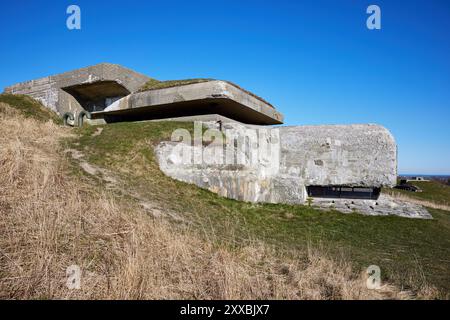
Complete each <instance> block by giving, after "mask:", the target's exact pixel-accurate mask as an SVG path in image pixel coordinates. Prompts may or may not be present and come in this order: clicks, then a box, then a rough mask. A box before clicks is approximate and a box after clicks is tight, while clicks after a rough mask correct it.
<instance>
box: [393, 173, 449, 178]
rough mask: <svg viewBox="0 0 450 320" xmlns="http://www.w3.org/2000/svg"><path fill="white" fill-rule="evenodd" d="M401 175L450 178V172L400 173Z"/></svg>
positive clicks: (406, 176)
mask: <svg viewBox="0 0 450 320" xmlns="http://www.w3.org/2000/svg"><path fill="white" fill-rule="evenodd" d="M398 175H399V176H400V177H405V178H410V177H424V178H435V179H448V178H450V174H420V173H414V174H412V173H399V174H398Z"/></svg>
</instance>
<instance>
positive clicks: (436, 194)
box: [388, 180, 450, 206]
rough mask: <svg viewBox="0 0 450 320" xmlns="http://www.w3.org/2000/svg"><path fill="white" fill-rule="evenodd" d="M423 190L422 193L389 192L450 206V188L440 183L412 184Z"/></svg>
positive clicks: (397, 190) (394, 190) (417, 182)
mask: <svg viewBox="0 0 450 320" xmlns="http://www.w3.org/2000/svg"><path fill="white" fill-rule="evenodd" d="M410 183H411V184H412V185H415V186H417V187H419V188H420V189H422V192H411V191H406V190H399V189H388V191H389V192H392V193H394V194H395V193H396V194H401V195H405V196H408V197H410V198H414V199H418V200H425V201H431V202H434V203H436V204H443V205H447V206H448V205H450V186H448V185H445V184H443V183H440V182H438V181H433V180H431V181H413V182H410Z"/></svg>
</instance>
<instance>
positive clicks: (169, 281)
mask: <svg viewBox="0 0 450 320" xmlns="http://www.w3.org/2000/svg"><path fill="white" fill-rule="evenodd" d="M0 122H1V123H0V186H1V192H0V214H1V219H0V297H1V298H8V299H30V298H33V299H35V298H38V299H39V298H45V299H52V298H58V299H60V298H62V299H70V298H77V299H87V298H89V299H90V298H94V299H169V298H199V299H265V298H274V299H364V298H368V299H372V298H375V299H377V298H383V297H386V292H379V291H373V290H372V291H371V290H368V289H366V287H365V282H364V281H363V280H362V279H361V278H360V277H355V276H354V273H353V272H352V270H351V268H350V266H349V265H348V264H347V263H344V262H342V261H341V262H336V261H333V260H331V259H329V258H327V257H326V256H324V255H320V254H319V253H317V252H314V251H313V250H311V251H310V253H309V254H307V255H306V256H305V257H302V258H301V259H299V260H293V259H288V258H280V256H279V255H276V254H275V253H274V252H273V251H272V249H270V248H269V247H267V246H265V245H264V244H262V243H254V244H253V245H251V246H246V247H242V248H240V249H233V250H231V249H229V248H226V247H217V245H213V244H211V243H207V242H205V241H203V240H201V239H200V238H199V237H197V236H196V235H195V234H194V233H193V232H189V231H185V232H181V231H179V230H178V229H174V227H173V225H171V223H170V222H168V221H166V220H164V219H161V218H154V217H151V216H149V215H147V214H146V213H144V212H142V210H141V209H139V207H138V206H137V205H136V204H134V203H133V202H131V201H129V200H126V199H117V198H115V197H114V196H113V194H111V193H109V192H108V191H105V190H103V189H100V187H98V186H94V185H90V184H89V182H86V181H84V180H81V179H79V178H77V177H75V176H74V175H71V174H68V172H67V168H68V160H67V159H65V158H64V157H63V152H62V150H61V149H60V144H59V141H60V139H61V138H63V137H65V136H67V135H69V134H70V132H69V131H68V129H64V128H62V127H59V126H57V125H55V124H54V123H53V122H50V121H49V122H47V123H43V122H39V121H36V120H33V119H30V118H24V117H22V116H21V115H20V114H18V113H17V112H15V111H14V110H13V109H11V108H9V107H8V106H6V105H1V106H0ZM73 264H76V265H79V266H80V267H81V270H82V278H81V279H82V280H81V289H80V290H69V289H68V288H67V287H66V280H67V276H66V268H67V267H68V266H70V265H73ZM387 291H388V292H389V296H390V297H398V295H397V293H398V292H397V291H396V290H395V288H394V289H392V288H391V289H389V290H387Z"/></svg>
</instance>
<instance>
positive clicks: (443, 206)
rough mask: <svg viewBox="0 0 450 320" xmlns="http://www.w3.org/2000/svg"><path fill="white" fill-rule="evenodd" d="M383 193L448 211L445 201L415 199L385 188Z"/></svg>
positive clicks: (449, 209) (449, 207) (449, 208)
mask: <svg viewBox="0 0 450 320" xmlns="http://www.w3.org/2000/svg"><path fill="white" fill-rule="evenodd" d="M384 193H386V194H388V195H390V196H391V197H393V198H394V199H398V200H403V201H407V202H411V203H414V204H418V205H421V206H424V207H428V208H433V209H438V210H444V211H450V206H449V205H448V204H446V203H438V202H436V201H430V200H422V199H416V198H413V197H409V196H408V195H406V194H403V193H399V192H396V191H394V190H389V189H386V190H385V191H384Z"/></svg>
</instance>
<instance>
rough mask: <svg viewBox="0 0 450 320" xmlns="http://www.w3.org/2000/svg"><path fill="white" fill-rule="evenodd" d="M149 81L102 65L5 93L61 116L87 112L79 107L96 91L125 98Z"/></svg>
mask: <svg viewBox="0 0 450 320" xmlns="http://www.w3.org/2000/svg"><path fill="white" fill-rule="evenodd" d="M149 79H150V78H149V77H147V76H144V75H142V74H140V73H137V72H135V71H132V70H130V69H127V68H124V67H122V66H119V65H116V64H111V63H101V64H97V65H94V66H90V67H87V68H82V69H77V70H73V71H69V72H65V73H61V74H57V75H53V76H48V77H44V78H41V79H36V80H31V81H27V82H22V83H18V84H15V85H13V86H10V87H7V88H5V93H11V94H26V95H29V96H31V97H33V98H35V99H37V100H39V101H40V102H41V103H42V104H43V105H45V106H46V107H48V108H50V109H51V110H53V111H55V112H57V113H59V114H60V115H62V114H64V113H65V112H71V113H73V114H74V115H76V114H77V112H79V111H82V110H84V108H83V107H82V106H81V105H80V98H82V97H81V96H82V95H84V94H87V95H88V96H89V94H92V93H95V92H97V93H99V94H102V93H103V94H104V95H106V96H108V95H112V96H115V95H116V94H117V93H116V92H119V93H120V94H121V95H126V94H129V93H131V92H135V91H137V90H138V89H139V88H140V87H141V86H142V85H143V84H144V83H145V82H147V81H148V80H149ZM107 84H110V85H107ZM78 86H79V90H78V89H77V87H78ZM95 87H96V88H95Z"/></svg>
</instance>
